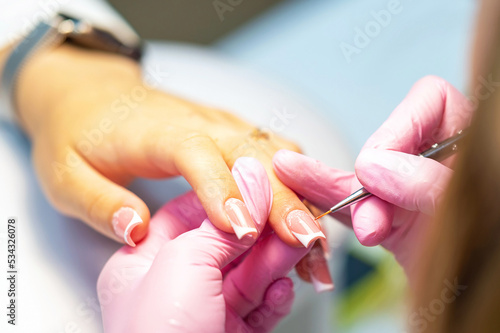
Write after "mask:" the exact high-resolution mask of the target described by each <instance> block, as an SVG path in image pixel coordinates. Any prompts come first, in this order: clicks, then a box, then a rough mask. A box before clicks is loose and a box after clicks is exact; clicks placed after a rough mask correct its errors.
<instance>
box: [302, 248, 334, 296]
mask: <svg viewBox="0 0 500 333" xmlns="http://www.w3.org/2000/svg"><path fill="white" fill-rule="evenodd" d="M308 266H309V267H310V271H309V273H310V277H311V282H312V284H313V287H314V290H316V292H317V293H318V294H319V293H322V292H325V291H332V290H333V289H334V288H335V286H334V285H333V280H332V276H331V275H330V270H329V269H328V262H327V261H326V259H325V257H324V253H323V249H322V248H321V247H320V246H314V247H313V249H312V250H311V254H310V256H309V263H308Z"/></svg>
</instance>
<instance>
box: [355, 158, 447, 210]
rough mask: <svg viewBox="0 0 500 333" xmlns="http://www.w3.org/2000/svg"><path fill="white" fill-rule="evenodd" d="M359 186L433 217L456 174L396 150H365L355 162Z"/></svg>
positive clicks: (400, 205)
mask: <svg viewBox="0 0 500 333" xmlns="http://www.w3.org/2000/svg"><path fill="white" fill-rule="evenodd" d="M355 169H356V176H357V178H358V180H359V181H360V183H361V184H362V185H363V186H364V187H365V188H366V189H367V190H368V191H370V192H371V193H372V194H374V195H375V196H377V197H379V198H380V199H382V200H384V201H387V202H389V203H392V204H394V205H396V206H399V207H401V208H404V209H407V210H411V211H419V212H422V213H425V214H429V215H432V214H434V212H435V210H436V206H437V203H438V202H439V200H440V198H441V197H442V194H443V192H444V190H445V189H446V186H447V184H448V182H449V180H450V178H451V176H452V174H453V170H451V169H450V168H448V167H446V166H444V165H442V164H441V163H439V162H437V161H434V160H432V159H428V158H425V157H422V156H416V155H410V154H405V153H402V152H397V151H389V150H380V149H370V148H367V149H364V150H363V151H362V152H361V153H360V155H359V156H358V159H357V160H356V166H355Z"/></svg>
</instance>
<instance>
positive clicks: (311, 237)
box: [292, 231, 326, 247]
mask: <svg viewBox="0 0 500 333" xmlns="http://www.w3.org/2000/svg"><path fill="white" fill-rule="evenodd" d="M292 234H293V235H294V236H295V237H296V238H297V239H298V240H299V242H301V243H302V245H304V247H309V245H311V243H312V242H313V241H315V240H316V239H318V238H325V239H326V237H325V234H324V233H323V232H322V231H318V232H315V233H313V234H307V235H303V234H299V233H297V232H294V231H292Z"/></svg>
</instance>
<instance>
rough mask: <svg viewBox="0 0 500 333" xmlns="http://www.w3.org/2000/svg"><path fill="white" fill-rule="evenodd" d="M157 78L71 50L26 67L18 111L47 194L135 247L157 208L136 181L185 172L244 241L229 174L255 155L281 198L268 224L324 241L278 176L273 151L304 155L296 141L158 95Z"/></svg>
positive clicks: (209, 208)
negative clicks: (136, 189) (133, 185)
mask: <svg viewBox="0 0 500 333" xmlns="http://www.w3.org/2000/svg"><path fill="white" fill-rule="evenodd" d="M153 74H155V73H153ZM153 74H152V73H149V74H148V73H146V74H145V77H144V78H143V77H142V73H141V69H140V66H139V64H137V63H135V62H133V61H131V60H128V59H125V58H124V57H120V56H117V55H112V54H107V53H102V52H97V51H91V50H85V49H81V48H78V47H74V46H70V45H63V46H61V47H59V48H56V49H54V50H51V51H50V52H44V53H40V54H38V55H37V56H36V57H34V58H33V59H31V60H30V61H29V63H28V64H27V65H26V67H25V69H24V70H23V75H22V76H21V77H20V78H19V87H18V89H17V101H18V103H17V104H18V114H19V117H20V120H21V123H22V124H23V127H24V128H25V130H26V132H27V133H28V135H29V136H30V137H31V139H32V141H33V160H34V164H35V168H36V170H37V173H38V176H39V179H40V181H41V183H42V187H43V189H44V191H45V193H46V194H47V195H48V197H49V199H50V201H51V202H52V203H53V204H54V205H55V206H56V207H57V208H58V209H59V210H60V211H62V212H63V213H66V214H68V215H71V216H74V217H77V218H80V219H82V220H84V221H85V222H87V223H88V224H89V225H90V226H92V227H93V228H95V229H96V230H98V231H100V232H102V233H103V234H105V235H107V236H108V237H111V238H114V239H116V240H118V241H121V242H126V243H128V244H129V245H132V246H133V245H134V243H135V242H137V241H139V240H141V239H142V238H143V237H144V236H145V234H146V232H147V226H148V222H149V210H148V208H147V206H146V205H145V203H144V202H143V201H142V200H141V199H140V198H139V197H137V196H136V195H135V194H134V193H132V192H130V191H128V190H127V189H126V188H124V187H123V186H124V185H125V184H126V183H128V182H130V181H131V180H132V179H134V178H135V177H146V178H166V177H173V176H179V175H180V176H183V177H184V178H185V179H186V180H187V181H188V182H189V183H190V185H191V186H192V187H193V190H194V191H195V193H196V194H197V196H198V198H199V199H200V201H201V203H202V205H203V207H204V208H205V211H206V212H207V214H208V217H209V218H210V221H212V223H213V224H214V225H215V226H217V227H218V228H219V229H221V230H223V231H226V232H230V233H233V232H234V233H236V235H238V237H241V236H243V235H244V233H246V232H255V228H254V222H253V221H252V220H251V219H243V220H241V219H239V217H240V216H237V215H233V218H230V217H229V215H231V214H230V211H231V210H233V209H234V208H235V207H236V206H237V205H243V202H242V201H241V199H242V198H241V194H240V191H239V190H238V187H237V186H236V183H235V181H234V179H233V177H232V176H231V172H230V168H231V167H232V165H233V163H234V161H235V160H236V159H237V158H238V157H242V156H251V157H255V158H257V159H258V160H259V161H260V162H261V163H262V164H263V165H264V166H265V168H266V169H267V171H268V176H269V179H270V182H271V186H272V188H273V191H274V193H275V196H274V198H273V208H272V211H271V213H270V217H269V224H270V225H271V226H272V228H273V229H274V230H275V231H276V233H277V234H278V235H279V236H280V238H281V239H282V240H283V241H285V242H286V243H288V244H290V245H292V246H305V247H307V246H309V245H310V244H312V242H313V241H314V240H316V239H318V238H324V235H323V234H322V233H321V231H320V230H319V228H318V226H317V225H316V224H315V223H314V220H313V217H312V215H311V214H310V213H309V211H308V210H307V208H306V207H305V206H304V204H303V203H302V202H301V201H300V200H299V199H298V198H297V196H296V195H295V194H294V193H293V192H292V191H291V190H290V189H289V188H287V187H286V186H284V185H283V184H282V183H281V182H280V181H279V180H278V178H277V177H276V175H275V174H274V172H273V168H272V157H273V155H274V153H275V152H276V151H278V150H279V149H292V150H298V149H297V148H296V146H295V145H294V144H292V143H291V142H289V141H287V140H284V139H282V138H280V137H278V136H277V135H273V134H272V133H263V132H259V131H258V130H257V129H256V128H255V126H253V125H252V124H250V123H248V122H246V121H244V120H242V119H240V118H238V117H236V116H234V115H232V114H231V113H229V112H225V111H222V110H218V109H214V108H209V107H205V106H202V105H198V104H196V103H192V102H189V101H187V100H184V99H181V98H178V97H176V96H172V95H169V94H167V93H165V92H162V91H160V90H158V89H154V87H155V86H159V83H158V80H159V79H161V77H160V78H156V79H157V80H154V77H153ZM156 74H157V75H158V73H156ZM236 199H237V200H238V201H235V200H236ZM235 205H236V206H235ZM242 209H244V210H246V209H245V208H244V207H243V208H242ZM304 225H305V227H304Z"/></svg>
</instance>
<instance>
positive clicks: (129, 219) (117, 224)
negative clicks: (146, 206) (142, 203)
mask: <svg viewBox="0 0 500 333" xmlns="http://www.w3.org/2000/svg"><path fill="white" fill-rule="evenodd" d="M142 222H143V221H142V219H141V217H140V216H139V214H137V212H136V211H135V210H133V209H132V208H130V207H122V208H120V209H119V210H117V211H116V213H114V214H113V221H112V224H113V229H114V230H115V234H116V235H117V236H118V237H120V238H123V240H124V241H125V243H127V244H128V245H130V246H132V247H135V243H134V241H133V240H132V237H130V235H131V234H132V230H134V228H135V227H137V226H138V225H139V224H141V223H142Z"/></svg>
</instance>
